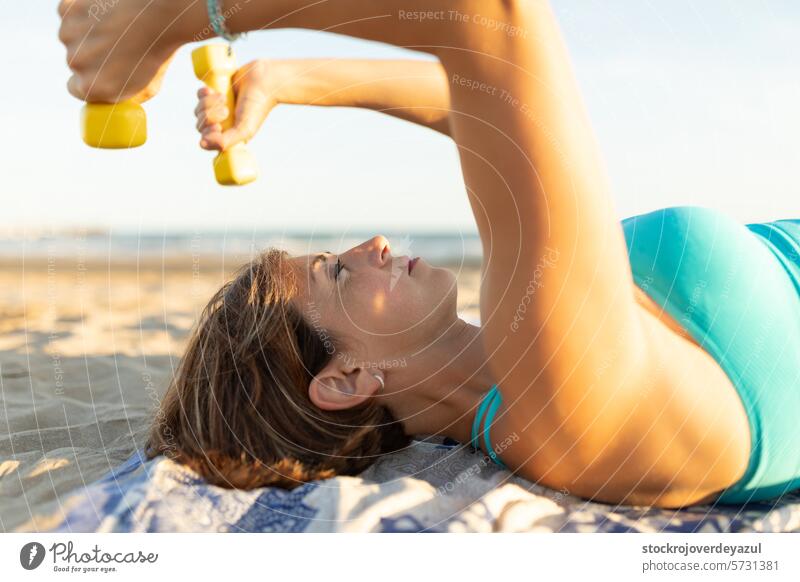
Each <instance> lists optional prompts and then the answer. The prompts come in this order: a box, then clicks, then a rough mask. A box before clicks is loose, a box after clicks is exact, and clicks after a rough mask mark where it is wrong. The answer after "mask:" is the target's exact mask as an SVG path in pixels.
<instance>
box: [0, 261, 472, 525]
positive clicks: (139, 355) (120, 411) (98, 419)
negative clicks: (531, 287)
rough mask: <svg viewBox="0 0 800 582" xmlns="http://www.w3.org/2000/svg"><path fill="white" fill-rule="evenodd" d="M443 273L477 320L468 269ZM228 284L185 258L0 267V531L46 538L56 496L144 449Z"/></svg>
mask: <svg viewBox="0 0 800 582" xmlns="http://www.w3.org/2000/svg"><path fill="white" fill-rule="evenodd" d="M239 262H241V261H239ZM226 264H227V265H231V266H234V267H235V266H236V265H237V264H238V263H237V262H235V261H234V262H231V261H228V262H226ZM453 270H454V271H456V272H457V275H458V281H459V310H460V311H461V312H463V313H465V314H467V315H470V316H472V317H477V303H478V286H479V269H478V267H477V266H474V265H473V266H469V267H464V266H460V267H453ZM230 272H232V269H230V268H226V266H225V264H222V263H220V262H218V261H217V262H215V261H209V260H200V259H198V258H197V257H188V256H187V257H173V258H170V259H168V260H162V261H157V262H153V261H151V262H150V263H142V262H137V261H136V260H135V258H134V259H132V260H131V259H128V260H112V261H109V260H101V261H94V262H91V261H84V260H80V257H78V258H72V259H69V258H57V259H56V258H54V259H50V260H47V259H41V260H38V261H36V260H30V259H29V260H25V261H23V260H22V258H20V259H19V260H5V261H4V262H3V263H2V264H1V265H0V403H1V404H2V409H0V531H13V530H14V529H16V528H20V529H21V530H25V531H29V530H41V529H46V528H48V527H49V526H50V525H51V522H52V516H58V515H59V510H60V507H61V501H62V499H63V498H64V496H65V495H66V494H68V493H70V492H72V491H74V490H75V489H76V488H79V487H81V486H82V485H84V484H87V483H90V482H92V481H94V480H95V479H97V478H99V477H101V476H102V475H104V474H105V473H107V472H108V471H109V470H111V469H112V468H114V467H116V466H117V465H118V464H119V463H121V462H122V461H124V460H125V459H126V458H128V456H129V455H130V454H131V453H133V452H134V450H135V449H136V448H137V447H141V446H142V445H143V444H144V439H145V437H146V431H147V427H148V424H149V420H150V418H151V417H152V415H153V414H154V413H155V410H156V406H157V404H158V401H159V399H160V398H161V396H162V394H163V392H164V390H165V389H166V386H167V383H168V381H169V378H170V376H171V374H172V372H173V370H174V368H175V366H176V365H177V363H178V359H179V357H180V354H181V351H182V349H183V346H184V342H185V340H186V338H187V334H188V332H189V331H190V329H191V326H192V324H193V322H194V321H195V320H196V318H197V316H198V314H199V311H200V310H201V309H202V307H203V306H204V305H205V303H206V302H207V301H208V299H209V298H210V297H211V295H212V293H213V292H214V291H216V290H217V289H218V288H219V287H220V285H221V284H222V283H223V282H224V281H225V280H227V278H228V277H229V274H230ZM45 515H50V516H51V518H50V519H49V520H48V519H47V518H45V517H44V516H45Z"/></svg>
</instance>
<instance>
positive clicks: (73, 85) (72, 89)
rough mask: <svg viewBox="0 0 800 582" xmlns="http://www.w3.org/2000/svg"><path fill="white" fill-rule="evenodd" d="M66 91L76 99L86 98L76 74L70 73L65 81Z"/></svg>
mask: <svg viewBox="0 0 800 582" xmlns="http://www.w3.org/2000/svg"><path fill="white" fill-rule="evenodd" d="M67 91H69V94H70V95H72V96H73V97H75V98H76V99H80V100H81V101H83V100H85V99H86V92H85V91H84V90H83V87H81V82H80V79H79V78H78V76H77V75H72V76H71V77H70V78H69V80H68V81H67Z"/></svg>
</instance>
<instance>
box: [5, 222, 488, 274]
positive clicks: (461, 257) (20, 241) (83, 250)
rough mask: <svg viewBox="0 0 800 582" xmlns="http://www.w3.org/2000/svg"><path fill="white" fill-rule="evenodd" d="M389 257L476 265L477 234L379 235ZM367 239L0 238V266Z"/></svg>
mask: <svg viewBox="0 0 800 582" xmlns="http://www.w3.org/2000/svg"><path fill="white" fill-rule="evenodd" d="M383 234H384V236H386V238H387V239H388V241H389V245H390V248H391V252H392V254H394V255H397V256H399V255H409V256H411V257H417V256H419V257H422V258H424V259H425V260H426V261H427V262H429V263H431V264H435V265H436V264H439V265H454V264H456V265H457V264H461V265H465V266H466V265H479V264H480V261H481V243H480V238H479V237H478V235H477V232H467V233H463V232H457V233H454V232H416V233H415V232H389V233H386V232H384V233H383ZM372 236H373V233H368V232H352V231H351V232H348V233H346V234H338V233H332V232H303V231H293V232H285V231H284V232H279V231H256V230H226V231H207V230H197V231H179V232H176V231H164V232H152V231H151V232H136V231H124V230H103V229H96V228H94V229H90V228H74V229H24V230H17V231H6V232H0V261H2V262H3V263H9V262H13V263H19V262H20V261H29V262H31V263H37V262H40V261H47V260H54V259H63V258H70V259H71V258H75V259H76V260H85V261H91V262H109V263H113V262H119V261H122V262H130V261H135V262H137V263H148V264H152V263H154V262H155V263H158V262H159V261H167V260H170V261H171V262H174V261H175V260H177V259H181V258H186V257H194V258H198V257H202V258H205V259H217V260H220V261H237V260H239V261H245V260H247V259H248V258H249V257H252V256H254V255H255V254H257V253H258V252H260V251H262V250H265V249H267V248H270V247H274V248H280V249H283V250H285V251H287V252H289V253H290V254H291V255H306V254H313V253H319V252H323V251H329V252H331V253H335V254H336V253H340V252H344V251H346V250H347V249H349V248H352V247H353V246H356V245H358V244H361V243H363V242H364V241H366V240H368V239H370V238H371V237H372Z"/></svg>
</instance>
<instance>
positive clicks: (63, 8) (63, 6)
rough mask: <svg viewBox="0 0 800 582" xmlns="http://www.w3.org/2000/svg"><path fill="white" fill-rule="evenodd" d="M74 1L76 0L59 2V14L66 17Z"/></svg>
mask: <svg viewBox="0 0 800 582" xmlns="http://www.w3.org/2000/svg"><path fill="white" fill-rule="evenodd" d="M74 2H75V0H61V2H59V3H58V15H59V16H60V17H61V18H64V16H66V14H67V12H69V9H70V7H71V6H72V4H74Z"/></svg>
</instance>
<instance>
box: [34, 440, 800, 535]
mask: <svg viewBox="0 0 800 582" xmlns="http://www.w3.org/2000/svg"><path fill="white" fill-rule="evenodd" d="M142 461H143V457H142V455H141V451H136V452H135V453H134V454H133V455H132V456H131V457H130V458H129V459H128V460H127V461H126V462H125V463H123V464H122V465H121V466H120V467H118V468H117V469H115V470H114V471H112V472H110V473H108V474H107V475H105V476H104V477H102V478H101V479H99V480H98V481H96V482H94V483H92V484H90V485H88V486H87V487H85V488H83V489H81V490H79V491H77V492H76V493H74V494H73V495H72V496H71V497H70V498H68V499H67V500H62V502H61V503H60V504H59V506H58V509H57V510H54V511H53V513H52V515H50V516H44V517H41V516H40V517H39V520H38V521H37V523H39V524H42V523H50V524H52V528H50V529H49V530H48V531H55V532H87V531H103V532H175V531H180V532H206V531H222V532H304V531H307V532H312V531H313V532H332V531H375V532H397V531H413V532H457V531H477V532H490V531H503V532H515V531H553V532H661V531H665V532H742V531H748V532H750V531H756V532H779V531H800V495H798V493H796V492H795V493H793V494H789V495H786V496H784V497H783V498H782V499H781V500H780V501H777V502H773V503H758V504H752V505H749V506H746V507H743V508H737V507H726V506H718V507H712V506H698V507H694V508H692V509H686V510H664V509H650V508H643V507H642V508H637V507H622V506H619V507H617V506H611V505H605V504H600V503H590V502H586V501H584V500H581V499H578V498H576V497H573V496H571V495H569V493H568V492H567V491H553V490H551V489H547V488H544V487H541V486H538V485H536V484H533V483H531V482H529V481H526V480H524V479H520V478H517V477H514V476H512V475H511V474H510V473H509V472H508V471H505V470H502V469H500V468H499V467H497V466H496V465H494V464H493V463H492V462H491V461H490V460H489V459H488V457H485V456H484V455H482V454H480V453H477V452H474V451H472V450H471V449H470V448H469V447H465V446H463V445H461V444H459V443H457V442H455V441H452V440H451V439H442V438H438V437H429V438H420V439H417V440H415V441H414V443H413V446H412V447H410V448H409V449H407V450H405V451H402V452H398V453H395V454H393V455H389V456H386V457H384V458H382V459H381V460H380V461H379V462H378V463H376V464H375V465H374V466H372V467H370V468H369V469H368V470H367V471H366V472H365V473H363V474H362V475H361V476H359V477H336V478H333V479H326V480H323V481H316V482H313V483H307V484H305V485H303V486H300V487H298V488H296V489H294V490H293V491H285V490H282V489H276V488H264V489H255V490H252V491H237V490H230V489H222V488H219V487H214V486H210V485H208V484H206V483H205V482H204V481H203V480H202V479H201V478H199V477H198V476H197V475H196V474H194V473H192V472H191V471H190V470H188V469H187V468H186V467H183V466H181V465H178V464H176V463H174V462H172V461H171V460H169V459H166V458H163V457H159V458H156V459H153V460H151V461H147V462H142ZM48 520H49V521H48Z"/></svg>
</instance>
